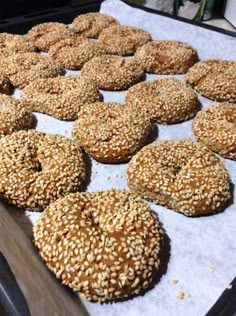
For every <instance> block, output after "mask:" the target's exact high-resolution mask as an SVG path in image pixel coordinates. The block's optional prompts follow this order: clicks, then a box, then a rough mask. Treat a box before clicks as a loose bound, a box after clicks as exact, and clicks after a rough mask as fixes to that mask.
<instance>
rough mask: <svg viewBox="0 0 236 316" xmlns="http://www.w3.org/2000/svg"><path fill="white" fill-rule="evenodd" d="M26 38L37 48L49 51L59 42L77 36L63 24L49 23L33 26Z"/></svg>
mask: <svg viewBox="0 0 236 316" xmlns="http://www.w3.org/2000/svg"><path fill="white" fill-rule="evenodd" d="M26 36H27V38H28V39H29V40H30V41H31V42H32V43H33V45H34V46H35V47H37V48H38V49H40V50H42V51H48V50H49V48H50V47H51V45H54V44H56V43H57V42H58V41H60V40H62V39H65V38H68V37H71V36H75V32H74V31H73V30H72V29H70V28H68V26H66V25H65V24H63V23H58V22H48V23H41V24H38V25H35V26H33V27H32V28H31V29H30V30H29V31H28V33H27V35H26Z"/></svg>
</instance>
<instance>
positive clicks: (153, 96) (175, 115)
mask: <svg viewBox="0 0 236 316" xmlns="http://www.w3.org/2000/svg"><path fill="white" fill-rule="evenodd" d="M125 102H126V103H127V104H128V105H130V106H132V107H134V108H139V109H142V110H144V111H146V112H147V113H148V114H149V115H150V117H151V118H152V120H153V122H157V123H162V124H173V123H178V122H182V121H186V120H188V119H190V118H192V117H193V116H194V115H195V113H196V112H197V108H198V98H197V95H196V94H195V93H194V91H193V90H192V89H191V88H189V87H187V86H186V85H185V84H184V83H183V82H181V81H180V80H177V79H175V78H165V79H160V80H154V81H146V82H141V83H138V84H136V85H134V86H132V87H131V88H129V90H128V93H127V95H126V99H125Z"/></svg>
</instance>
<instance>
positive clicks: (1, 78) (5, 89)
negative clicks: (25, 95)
mask: <svg viewBox="0 0 236 316" xmlns="http://www.w3.org/2000/svg"><path fill="white" fill-rule="evenodd" d="M10 89H11V83H10V80H9V79H8V78H7V76H6V75H4V74H1V73H0V93H4V94H10Z"/></svg>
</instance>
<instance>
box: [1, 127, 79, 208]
mask: <svg viewBox="0 0 236 316" xmlns="http://www.w3.org/2000/svg"><path fill="white" fill-rule="evenodd" d="M84 178H85V164H84V161H83V156H82V153H81V151H80V148H79V147H78V146H77V145H76V144H75V143H74V142H73V141H71V140H69V139H66V138H65V137H63V136H59V135H46V134H44V133H40V132H36V131H34V130H29V131H18V132H15V133H13V134H11V135H7V136H5V137H3V138H1V139H0V195H1V197H2V198H3V199H5V200H6V201H8V202H9V203H11V204H14V205H16V206H18V207H21V208H26V209H31V210H33V211H42V210H43V209H44V208H45V207H46V206H47V205H48V204H49V203H50V202H52V201H54V200H56V199H58V198H59V197H62V196H64V195H66V194H68V193H70V192H76V191H78V190H79V188H80V185H81V182H82V181H83V180H84Z"/></svg>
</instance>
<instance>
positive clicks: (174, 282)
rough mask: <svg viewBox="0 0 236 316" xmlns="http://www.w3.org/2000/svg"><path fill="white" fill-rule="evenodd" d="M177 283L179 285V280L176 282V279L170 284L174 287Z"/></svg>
mask: <svg viewBox="0 0 236 316" xmlns="http://www.w3.org/2000/svg"><path fill="white" fill-rule="evenodd" d="M177 283H179V280H176V279H174V280H171V284H173V285H175V284H177Z"/></svg>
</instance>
